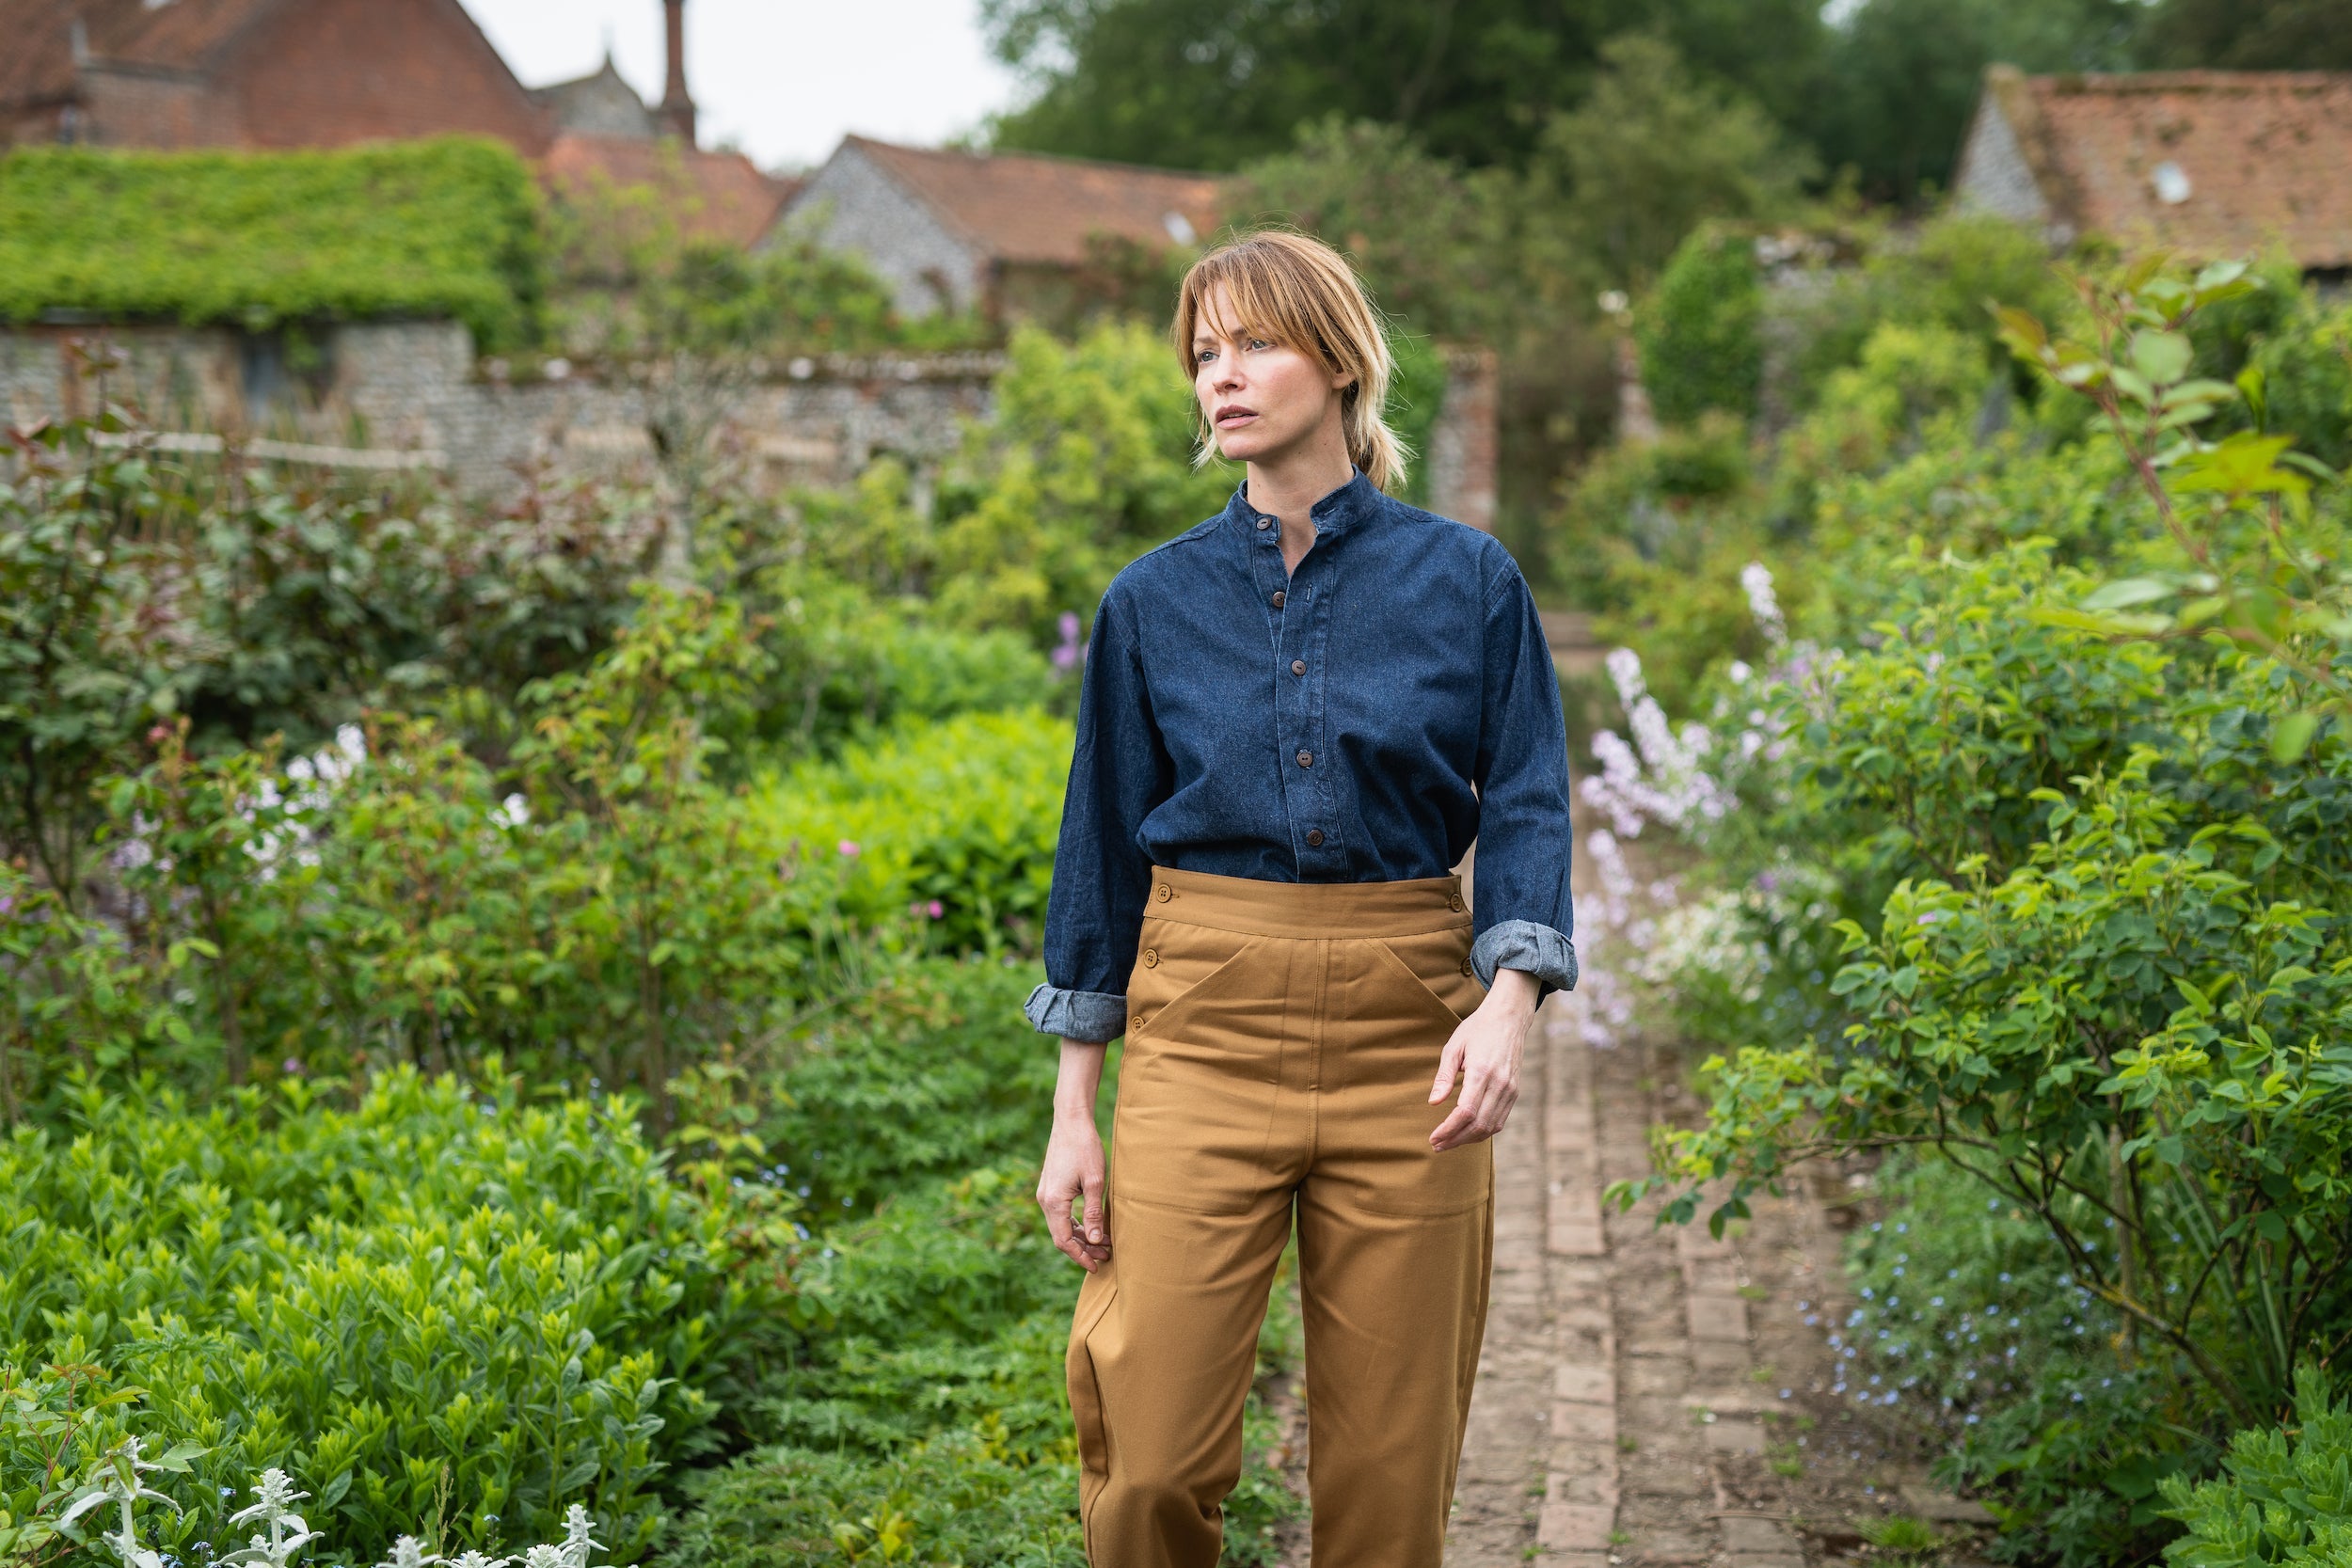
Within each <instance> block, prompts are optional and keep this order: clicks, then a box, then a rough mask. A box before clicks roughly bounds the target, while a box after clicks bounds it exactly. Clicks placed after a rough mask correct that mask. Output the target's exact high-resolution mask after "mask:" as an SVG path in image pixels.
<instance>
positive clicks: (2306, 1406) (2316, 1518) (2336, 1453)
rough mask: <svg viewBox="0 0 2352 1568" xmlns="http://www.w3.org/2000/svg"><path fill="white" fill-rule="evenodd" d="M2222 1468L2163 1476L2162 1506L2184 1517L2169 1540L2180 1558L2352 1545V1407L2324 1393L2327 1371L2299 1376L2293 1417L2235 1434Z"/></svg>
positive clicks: (2194, 1567) (2244, 1566) (2220, 1566)
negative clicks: (2279, 1425)
mask: <svg viewBox="0 0 2352 1568" xmlns="http://www.w3.org/2000/svg"><path fill="white" fill-rule="evenodd" d="M2222 1468H2223V1470H2224V1472H2225V1473H2224V1474H2223V1475H2222V1476H2220V1477H2218V1478H2217V1479H2216V1480H2213V1481H2204V1482H2201V1483H2200V1484H2198V1485H2196V1486H2194V1487H2192V1486H2190V1485H2189V1484H2188V1482H2187V1481H2185V1480H2183V1479H2181V1478H2179V1477H2171V1478H2169V1479H2167V1481H2165V1483H2164V1500H2165V1501H2166V1502H2167V1503H2169V1504H2170V1505H2171V1506H2170V1507H2169V1508H2168V1509H2167V1510H2166V1511H2165V1512H2166V1513H2167V1514H2168V1515H2169V1517H2171V1518H2174V1519H2178V1520H2180V1521H2181V1522H2182V1523H2183V1524H2185V1525H2186V1526H2187V1527H2188V1532H2187V1534H2185V1536H2183V1537H2182V1538H2181V1539H2180V1540H2179V1541H2176V1542H2174V1543H2173V1544H2171V1545H2170V1546H2169V1547H2168V1548H2166V1552H2165V1555H2166V1557H2167V1558H2168V1559H2169V1560H2171V1561H2173V1562H2175V1563H2179V1564H2182V1565H2183V1568H2255V1565H2256V1564H2263V1565H2265V1568H2267V1565H2269V1564H2273V1563H2280V1564H2297V1565H2300V1564H2311V1565H2312V1568H2320V1565H2323V1564H2334V1563H2340V1562H2342V1561H2344V1559H2345V1556H2346V1554H2348V1553H2352V1410H2347V1409H2346V1408H2345V1407H2344V1406H2343V1405H2340V1404H2337V1403H2335V1402H2333V1401H2331V1400H2330V1399H2329V1397H2328V1378H2327V1376H2326V1375H2325V1374H2324V1373H2322V1372H2321V1371H2320V1370H2318V1369H2317V1368H2315V1367H2308V1366H2307V1367H2303V1368H2300V1369H2298V1370H2296V1378H2295V1422H2294V1424H2293V1426H2292V1427H2290V1428H2288V1429H2287V1430H2284V1431H2280V1430H2278V1429H2276V1428H2271V1429H2260V1428H2258V1429H2256V1430H2254V1431H2250V1432H2241V1433H2238V1434H2237V1435H2236V1436H2234V1437H2233V1438H2231V1439H2230V1452H2229V1457H2228V1458H2226V1459H2224V1460H2223V1461H2222Z"/></svg>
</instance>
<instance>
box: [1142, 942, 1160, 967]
mask: <svg viewBox="0 0 2352 1568" xmlns="http://www.w3.org/2000/svg"><path fill="white" fill-rule="evenodd" d="M1143 967H1144V968H1146V969H1157V968H1159V967H1160V950H1159V949H1158V948H1156V947H1147V948H1145V949H1144V950H1143Z"/></svg>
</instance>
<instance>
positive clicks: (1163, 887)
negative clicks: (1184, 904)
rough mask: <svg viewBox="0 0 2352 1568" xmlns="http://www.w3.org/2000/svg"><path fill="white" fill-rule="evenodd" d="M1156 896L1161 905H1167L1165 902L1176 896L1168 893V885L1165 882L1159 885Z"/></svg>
mask: <svg viewBox="0 0 2352 1568" xmlns="http://www.w3.org/2000/svg"><path fill="white" fill-rule="evenodd" d="M1156 896H1157V897H1158V898H1159V901H1160V902H1161V903H1163V904H1165V903H1167V902H1168V900H1169V899H1170V898H1173V897H1175V896H1176V895H1175V894H1174V893H1172V892H1170V891H1169V889H1168V884H1167V883H1166V882H1162V883H1161V884H1160V890H1159V893H1158V895H1156Z"/></svg>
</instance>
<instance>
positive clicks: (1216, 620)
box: [1026, 232, 1576, 1568]
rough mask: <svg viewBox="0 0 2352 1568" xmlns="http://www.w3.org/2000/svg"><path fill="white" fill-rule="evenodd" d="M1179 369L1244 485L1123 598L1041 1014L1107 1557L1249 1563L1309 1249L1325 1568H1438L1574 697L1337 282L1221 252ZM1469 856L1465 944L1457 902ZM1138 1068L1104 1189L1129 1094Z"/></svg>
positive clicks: (1530, 610)
mask: <svg viewBox="0 0 2352 1568" xmlns="http://www.w3.org/2000/svg"><path fill="white" fill-rule="evenodd" d="M1175 341H1176V347H1177V349H1178V351H1179V352H1180V353H1181V354H1182V355H1183V356H1184V361H1185V363H1186V365H1187V366H1188V367H1190V370H1191V372H1192V377H1193V388H1194V391H1195V392H1196V393H1197V394H1198V396H1199V400H1200V428H1201V439H1202V442H1203V451H1204V455H1205V451H1206V446H1207V443H1209V442H1211V441H1214V442H1215V443H1216V449H1217V450H1218V451H1221V452H1222V453H1223V454H1224V455H1225V457H1226V458H1228V459H1229V460H1233V461H1238V462H1241V463H1243V464H1245V465H1247V469H1248V477H1247V479H1246V480H1245V482H1244V483H1243V484H1242V486H1241V488H1240V489H1239V490H1238V491H1236V492H1235V493H1234V496H1233V499H1232V502H1231V504H1229V505H1228V506H1227V507H1226V508H1225V510H1224V511H1223V512H1222V513H1220V514H1219V515H1216V516H1215V517H1212V518H1210V519H1209V520H1208V521H1207V522H1204V523H1202V524H1200V526H1199V527H1198V528H1195V529H1193V530H1191V531H1189V532H1186V533H1184V534H1181V535H1179V536H1178V537H1177V538H1175V539H1172V540H1170V541H1168V543H1167V544H1165V545H1162V546H1159V547H1158V548H1156V549H1153V550H1152V551H1150V552H1149V553H1147V554H1145V555H1144V556H1143V557H1141V558H1140V559H1138V560H1137V561H1136V562H1134V563H1133V564H1131V565H1129V566H1128V567H1127V568H1126V569H1125V570H1124V571H1122V572H1120V574H1119V576H1118V578H1116V579H1115V580H1114V581H1113V582H1112V583H1111V586H1110V589H1109V591H1108V592H1107V593H1105V594H1104V596H1103V603H1102V608H1101V609H1100V610H1098V611H1097V613H1096V615H1095V619H1094V629H1093V636H1092V641H1090V642H1089V645H1088V650H1087V660H1086V679H1085V687H1084V690H1083V693H1082V695H1081V697H1080V699H1079V714H1078V736H1077V750H1076V754H1075V756H1074V757H1073V761H1072V764H1071V770H1070V788H1069V796H1068V800H1067V804H1066V805H1065V807H1064V811H1063V816H1062V826H1061V841H1060V847H1059V850H1058V852H1057V856H1056V859H1055V863H1054V885H1053V893H1052V896H1051V898H1050V900H1049V902H1048V905H1047V909H1046V921H1045V968H1046V974H1047V976H1048V982H1047V983H1046V984H1044V985H1041V986H1040V987H1038V988H1037V990H1035V991H1034V992H1033V993H1032V994H1031V995H1030V997H1029V1001H1028V1005H1027V1008H1026V1011H1027V1013H1028V1016H1029V1019H1030V1021H1031V1022H1034V1023H1035V1024H1036V1025H1037V1027H1038V1028H1039V1029H1040V1030H1041V1031H1043V1032H1045V1033H1048V1034H1053V1035H1058V1036H1059V1037H1061V1077H1060V1082H1059V1084H1058V1085H1057V1088H1056V1091H1055V1099H1054V1130H1053V1135H1052V1139H1051V1142H1050V1143H1049V1145H1048V1147H1047V1149H1046V1154H1045V1167H1044V1174H1043V1176H1042V1177H1041V1180H1040V1181H1039V1183H1038V1201H1039V1203H1040V1204H1041V1206H1042V1207H1043V1208H1044V1211H1045V1220H1046V1224H1047V1226H1048V1227H1049V1228H1050V1229H1051V1230H1052V1232H1053V1237H1054V1242H1055V1244H1056V1245H1057V1246H1059V1247H1060V1248H1061V1249H1062V1250H1063V1251H1064V1252H1066V1253H1068V1254H1069V1255H1070V1257H1071V1258H1073V1259H1075V1260H1076V1261H1077V1262H1078V1263H1080V1264H1081V1265H1083V1266H1084V1267H1085V1268H1086V1270H1087V1279H1086V1283H1085V1286H1084V1288H1083V1289H1082V1290H1081V1291H1080V1292H1079V1296H1078V1307H1077V1314H1076V1318H1075V1321H1074V1323H1073V1326H1072V1331H1071V1340H1070V1358H1069V1373H1070V1402H1071V1410H1072V1413H1073V1416H1074V1418H1075V1419H1076V1423H1077V1428H1078V1448H1079V1456H1080V1460H1081V1464H1082V1469H1083V1474H1082V1480H1081V1483H1080V1506H1081V1510H1082V1512H1083V1514H1084V1517H1085V1521H1086V1542H1087V1558H1088V1560H1089V1562H1090V1563H1092V1564H1094V1565H1095V1568H1162V1565H1166V1568H1211V1565H1212V1564H1214V1563H1215V1562H1216V1560H1217V1554H1218V1551H1219V1547H1220V1544H1221V1535H1222V1530H1221V1514H1220V1507H1219V1505H1220V1503H1221V1502H1222V1500H1223V1498H1224V1497H1225V1496H1226V1494H1227V1493H1228V1492H1229V1491H1231V1490H1232V1486H1233V1484H1234V1482H1235V1481H1236V1480H1237V1479H1238V1478H1239V1476H1240V1473H1241V1462H1242V1433H1241V1418H1242V1402H1243V1399H1244V1397H1245V1395H1246V1394H1247V1393H1248V1386H1249V1382H1250V1377H1251V1374H1252V1371H1253V1370H1254V1368H1255V1365H1256V1347H1257V1335H1258V1327H1259V1324H1260V1323H1261V1321H1262V1320H1263V1316H1264V1313H1265V1307H1266V1298H1267V1293H1268V1291H1269V1290H1270V1288H1271V1285H1272V1282H1273V1277H1274V1271H1275V1265H1276V1262H1277V1260H1278V1259H1279V1257H1280V1254H1281V1252H1282V1248H1283V1246H1284V1243H1287V1242H1288V1241H1289V1239H1290V1237H1291V1234H1292V1228H1293V1226H1294V1224H1295V1227H1296V1230H1297V1236H1298V1257H1299V1281H1300V1287H1301V1295H1302V1299H1303V1302H1304V1306H1305V1325H1306V1338H1307V1418H1308V1431H1309V1433H1310V1443H1309V1452H1310V1461H1309V1472H1310V1473H1309V1480H1310V1482H1311V1489H1312V1492H1313V1502H1314V1543H1313V1554H1314V1560H1315V1562H1316V1563H1317V1565H1318V1568H1390V1565H1393V1568H1437V1564H1438V1561H1439V1560H1440V1557H1441V1556H1442V1553H1443V1540H1444V1532H1445V1523H1446V1514H1447V1511H1448V1509H1449V1508H1450V1507H1451V1506H1452V1501H1453V1495H1454V1464H1455V1461H1456V1459H1457V1458H1458V1457H1459V1455H1460V1451H1461V1442H1462V1428H1463V1423H1464V1420H1465V1418H1467V1416H1468V1414H1469V1410H1470V1382H1471V1379H1472V1377H1473V1376H1474V1375H1475V1372H1476V1370H1477V1366H1478V1347H1479V1339H1480V1336H1481V1334H1482V1333H1483V1332H1484V1328H1485V1322H1486V1275H1487V1263H1488V1259H1489V1255H1490V1252H1491V1244H1492V1232H1493V1213H1494V1205H1493V1193H1492V1186H1493V1159H1492V1146H1491V1145H1490V1144H1489V1143H1488V1142H1487V1140H1488V1139H1490V1138H1492V1137H1493V1136H1494V1134H1495V1133H1496V1132H1500V1131H1501V1130H1502V1125H1503V1122H1504V1120H1505V1118H1507V1117H1509V1116H1510V1114H1511V1107H1512V1105H1513V1104H1514V1103H1515V1102H1516V1101H1517V1100H1518V1073H1519V1054H1520V1049H1521V1046H1522V1043H1523V1042H1524V1040H1525V1037H1526V1035H1527V1029H1528V1024H1529V1022H1530V1020H1531V1019H1532V1017H1533V1015H1534V1010H1535V1006H1536V1004H1537V1003H1538V1002H1539V1001H1540V1000H1541V999H1542V997H1543V995H1544V994H1545V993H1546V992H1547V991H1548V990H1551V989H1554V988H1557V987H1565V986H1569V985H1572V984H1574V983H1575V978H1576V956H1575V950H1574V949H1573V947H1572V946H1571V945H1570V943H1569V940H1568V933H1569V930H1570V916H1569V907H1568V848H1569V833H1568V787H1567V742H1566V736H1565V733H1564V730H1563V726H1562V723H1561V715H1560V694H1559V687H1558V683H1557V679H1556V677H1555V676H1554V674H1553V673H1552V667H1551V658H1550V655H1549V651H1548V650H1547V649H1546V647H1545V645H1544V638H1543V631H1542V628H1541V626H1540V625H1539V624H1538V622H1537V619H1536V614H1535V607H1534V602H1533V600H1532V599H1531V598H1530V597H1529V594H1528V591H1527V585H1526V583H1525V582H1524V580H1522V578H1520V576H1519V572H1518V567H1517V566H1516V565H1515V564H1514V563H1513V562H1512V560H1511V556H1510V553H1509V552H1508V551H1507V550H1505V549H1504V548H1503V547H1502V545H1501V544H1500V543H1498V542H1497V541H1496V540H1495V539H1494V538H1493V537H1492V536H1491V535H1488V534H1485V533H1481V532H1479V531H1476V530H1474V529H1470V528H1467V527H1464V526H1463V525H1461V524H1459V523H1454V522H1449V521H1447V520H1446V519H1444V518H1441V517H1436V516H1432V515H1429V514H1428V513H1425V512H1418V511H1415V510H1414V509H1412V508H1411V507H1408V506H1406V505H1403V504H1402V503H1400V502H1398V501H1395V500H1392V499H1389V497H1388V496H1386V495H1384V494H1383V493H1382V492H1383V489H1384V488H1385V487H1387V486H1391V485H1393V484H1395V483H1397V482H1398V481H1399V480H1400V479H1401V478H1402V477H1403V473H1404V454H1403V452H1402V451H1401V450H1400V448H1399V445H1398V442H1397V439H1396V437H1395V436H1394V435H1393V434H1392V433H1391V431H1390V430H1389V428H1388V426H1387V425H1386V424H1385V423H1384V422H1383V421H1382V418H1381V413H1382V406H1383V402H1384V399H1385V397H1386V394H1387V389H1388V384H1389V377H1390V372H1391V360H1390V357H1389V352H1388V348H1387V345H1386V342H1385V341H1384V339H1383V336H1382V333H1381V330H1380V324H1379V318H1378V316H1377V314H1376V313H1375V311H1374V309H1373V308H1372V305H1371V302H1370V301H1369V300H1368V299H1367V298H1366V297H1365V295H1364V292H1363V289H1362V286H1361V285H1360V284H1359V283H1358V281H1357V279H1356V277H1355V276H1354V274H1352V273H1351V272H1350V271H1349V270H1348V267H1347V264H1346V262H1345V261H1343V260H1341V258H1340V257H1339V255H1338V254H1337V253H1336V252H1334V251H1333V250H1331V249H1330V248H1329V247H1328V246H1327V245H1322V244H1319V243H1318V242H1316V241H1313V240H1311V239H1306V238H1304V237H1301V236H1299V235H1295V234H1289V233H1279V232H1275V233H1261V234H1256V235H1252V236H1249V237H1248V238H1245V239H1242V240H1239V241H1237V242H1235V243H1232V244H1231V245H1224V246H1221V247H1219V248H1218V249H1216V250H1214V251H1212V252H1210V253H1209V254H1208V255H1206V256H1204V257H1202V258H1201V259H1200V261H1199V262H1198V263H1197V264H1195V265H1194V267H1193V268H1192V270H1191V272H1190V273H1189V274H1188V275H1187V276H1186V277H1185V278H1184V287H1183V290H1182V293H1181V294H1180V296H1179V302H1178V305H1177V310H1176V322H1175ZM1473 836H1475V837H1476V838H1477V840H1478V845H1479V854H1478V866H1477V876H1476V878H1475V887H1476V900H1475V902H1476V908H1475V910H1474V911H1470V910H1466V909H1465V907H1464V899H1463V895H1462V889H1461V880H1460V879H1459V878H1457V877H1454V876H1452V875H1450V874H1449V873H1448V868H1449V867H1451V866H1453V865H1454V864H1456V863H1459V862H1460V860H1461V858H1462V856H1463V854H1464V852H1465V851H1467V850H1468V849H1469V847H1470V840H1471V839H1472V837H1473ZM1482 993H1483V994H1482ZM1121 1034H1124V1035H1125V1036H1126V1039H1127V1044H1126V1053H1125V1056H1124V1058H1123V1063H1122V1066H1121V1068H1120V1083H1119V1099H1118V1109H1117V1112H1116V1115H1115V1119H1114V1122H1113V1130H1112V1139H1111V1142H1112V1147H1113V1148H1114V1149H1115V1150H1116V1151H1117V1154H1118V1174H1117V1179H1116V1180H1111V1181H1106V1179H1105V1173H1104V1155H1103V1146H1102V1142H1101V1140H1100V1138H1099V1136H1098V1134H1097V1132H1096V1130H1095V1123H1094V1103H1095V1093H1096V1089H1097V1086H1098V1085H1099V1083H1100V1081H1101V1075H1102V1070H1103V1058H1104V1046H1105V1043H1106V1042H1107V1041H1109V1040H1110V1039H1112V1038H1114V1037H1118V1036H1120V1035H1121ZM1457 1080H1458V1082H1459V1084H1460V1085H1461V1088H1460V1095H1459V1097H1458V1099H1456V1100H1455V1101H1454V1105H1453V1107H1452V1108H1451V1109H1450V1110H1448V1111H1438V1110H1433V1109H1432V1107H1433V1106H1436V1105H1438V1104H1439V1103H1440V1102H1442V1101H1445V1100H1446V1099H1447V1098H1448V1096H1450V1095H1452V1094H1453V1093H1454V1085H1455V1084H1456V1082H1457ZM1073 1206H1080V1209H1079V1212H1078V1215H1077V1218H1076V1221H1075V1223H1074V1225H1073Z"/></svg>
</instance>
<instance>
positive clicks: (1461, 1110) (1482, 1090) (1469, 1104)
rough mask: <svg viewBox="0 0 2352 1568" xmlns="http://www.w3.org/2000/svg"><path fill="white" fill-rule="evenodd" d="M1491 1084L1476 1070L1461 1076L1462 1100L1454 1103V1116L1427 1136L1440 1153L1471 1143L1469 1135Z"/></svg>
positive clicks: (1476, 1123)
mask: <svg viewBox="0 0 2352 1568" xmlns="http://www.w3.org/2000/svg"><path fill="white" fill-rule="evenodd" d="M1492 1084H1493V1080H1492V1079H1490V1078H1488V1077H1487V1076H1486V1073H1485V1071H1483V1070H1482V1069H1478V1068H1472V1069H1470V1071H1469V1072H1467V1073H1465V1074H1463V1077H1462V1098H1461V1099H1460V1100H1458V1101H1454V1114H1453V1115H1452V1116H1450V1117H1446V1118H1445V1120H1444V1121H1442V1122H1440V1123H1438V1130H1437V1132H1432V1133H1431V1134H1429V1141H1430V1142H1431V1143H1432V1144H1435V1145H1437V1147H1438V1149H1439V1150H1441V1151H1442V1150H1444V1149H1447V1148H1455V1147H1457V1146H1459V1145H1461V1144H1465V1143H1469V1142H1470V1141H1471V1139H1470V1134H1471V1132H1472V1131H1473V1130H1474V1129H1475V1128H1476V1127H1477V1126H1478V1124H1479V1123H1478V1118H1479V1114H1480V1112H1481V1111H1482V1110H1484V1108H1485V1106H1486V1098H1487V1094H1488V1092H1489V1090H1490V1088H1491V1086H1492ZM1441 1139H1442V1140H1443V1141H1440V1140H1441Z"/></svg>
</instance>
